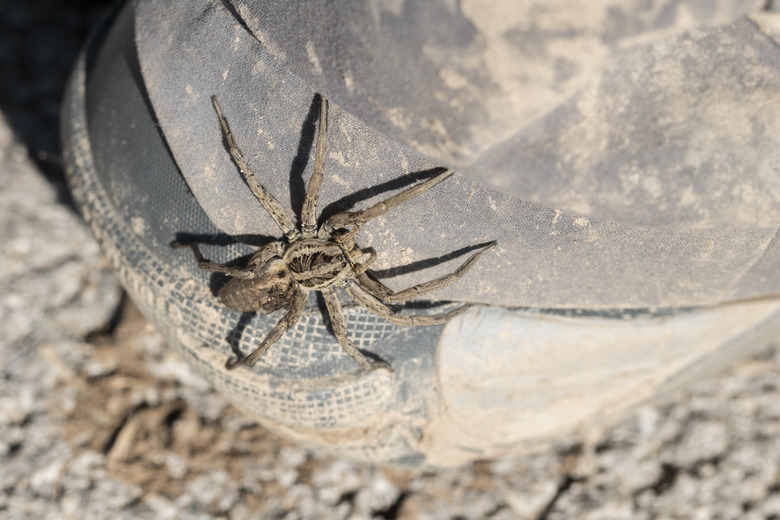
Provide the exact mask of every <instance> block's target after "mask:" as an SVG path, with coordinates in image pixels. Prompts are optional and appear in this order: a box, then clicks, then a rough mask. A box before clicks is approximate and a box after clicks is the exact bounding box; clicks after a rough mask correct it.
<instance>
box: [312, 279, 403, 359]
mask: <svg viewBox="0 0 780 520" xmlns="http://www.w3.org/2000/svg"><path fill="white" fill-rule="evenodd" d="M320 292H321V293H322V297H323V298H324V299H325V307H327V309H328V315H329V316H330V323H331V325H332V326H333V334H335V336H336V339H337V340H338V341H339V345H341V348H343V349H344V350H345V351H346V352H347V354H349V355H350V356H352V358H353V359H354V360H355V361H357V362H358V364H359V365H360V366H361V367H363V369H364V370H376V369H379V368H384V369H386V370H389V371H391V372H393V368H392V367H391V366H390V365H389V364H387V363H385V362H384V361H373V360H368V359H366V356H364V355H363V354H361V353H360V351H359V350H358V349H357V347H356V346H355V344H354V343H352V341H351V340H350V339H349V337H348V336H347V322H346V319H345V318H344V310H343V309H342V308H341V303H340V302H339V299H338V297H337V296H336V294H335V293H334V292H333V290H332V289H330V288H328V289H322V290H321V291H320Z"/></svg>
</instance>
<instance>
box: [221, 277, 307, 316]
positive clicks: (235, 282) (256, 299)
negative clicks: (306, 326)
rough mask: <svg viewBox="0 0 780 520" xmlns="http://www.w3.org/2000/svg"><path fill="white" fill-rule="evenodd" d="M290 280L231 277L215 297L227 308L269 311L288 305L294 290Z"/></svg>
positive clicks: (246, 310)
mask: <svg viewBox="0 0 780 520" xmlns="http://www.w3.org/2000/svg"><path fill="white" fill-rule="evenodd" d="M293 284H294V282H293V281H292V280H290V279H289V278H288V279H285V280H278V281H275V280H272V279H270V277H259V278H253V279H250V280H246V279H242V278H231V279H230V280H228V281H227V283H226V284H225V285H224V286H222V288H221V289H220V290H219V293H217V299H218V300H219V301H220V303H222V305H224V306H225V307H227V308H228V309H231V310H234V311H237V312H255V311H262V312H265V313H270V312H273V311H276V310H279V309H286V308H289V307H290V302H291V301H292V297H293V295H294V294H295V292H296V288H295V287H293Z"/></svg>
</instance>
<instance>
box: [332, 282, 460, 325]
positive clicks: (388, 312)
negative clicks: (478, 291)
mask: <svg viewBox="0 0 780 520" xmlns="http://www.w3.org/2000/svg"><path fill="white" fill-rule="evenodd" d="M347 293H349V295H350V296H352V298H353V299H354V300H355V301H356V302H358V303H359V304H360V305H362V306H363V307H365V308H366V309H368V310H369V311H371V312H373V313H374V314H376V315H377V316H379V317H380V318H384V319H386V320H387V321H389V322H390V323H395V324H396V325H441V324H442V323H447V322H448V321H450V320H451V319H452V318H454V317H455V316H458V315H459V314H463V313H464V312H466V310H467V309H468V308H469V307H471V305H470V304H468V303H467V304H464V305H461V306H460V307H458V308H457V309H455V310H452V311H450V312H447V313H445V314H435V315H432V316H415V315H409V314H396V313H394V312H393V311H392V309H390V307H388V306H387V305H385V304H384V303H382V302H381V301H379V298H377V297H376V296H374V295H373V294H371V293H370V292H369V291H368V290H367V289H365V288H364V287H363V286H361V285H360V283H353V284H351V285H349V286H348V287H347Z"/></svg>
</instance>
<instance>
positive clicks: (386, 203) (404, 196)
mask: <svg viewBox="0 0 780 520" xmlns="http://www.w3.org/2000/svg"><path fill="white" fill-rule="evenodd" d="M453 173H455V172H453V171H452V170H444V171H443V172H441V173H440V174H438V175H436V176H435V177H432V178H430V179H428V180H427V181H425V182H423V183H420V184H415V185H414V186H412V187H411V188H409V189H407V190H404V191H402V192H401V193H398V194H396V195H393V196H392V197H390V198H388V199H385V200H383V201H381V202H377V203H376V204H374V205H373V206H371V207H370V208H368V209H364V210H361V211H347V212H344V213H337V214H335V215H333V216H332V217H330V218H329V219H328V225H330V226H331V227H332V228H333V229H339V228H343V227H345V226H349V225H356V226H359V225H361V224H363V223H365V222H368V221H369V220H371V219H374V218H376V217H379V216H381V215H384V214H385V213H387V212H388V211H390V210H391V209H392V208H394V207H396V206H398V205H400V204H403V203H404V202H406V201H408V200H411V199H413V198H415V197H419V196H420V195H422V194H423V193H425V192H426V191H428V190H429V189H431V188H433V187H434V186H436V185H437V184H439V183H440V182H442V181H443V180H445V179H447V177H449V176H450V175H452V174H453Z"/></svg>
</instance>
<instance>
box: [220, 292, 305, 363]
mask: <svg viewBox="0 0 780 520" xmlns="http://www.w3.org/2000/svg"><path fill="white" fill-rule="evenodd" d="M305 308H306V292H305V291H296V294H295V296H294V297H293V300H292V304H291V305H290V309H289V310H288V311H287V314H285V315H284V316H283V317H282V319H281V320H279V322H278V323H277V324H276V326H275V327H274V328H273V329H271V332H269V333H268V335H267V336H266V337H265V339H264V340H263V342H262V343H260V345H259V346H258V347H257V348H256V349H255V350H253V351H252V353H251V354H249V355H248V356H246V357H243V358H240V359H237V360H235V361H233V360H232V359H229V360H228V361H227V363H225V368H227V369H228V370H233V369H234V368H236V367H237V366H239V365H242V366H246V367H251V366H253V365H254V364H255V363H257V360H258V359H260V358H261V357H262V356H263V354H265V351H266V350H268V348H269V347H270V346H271V345H273V344H274V343H276V342H277V341H279V338H281V337H282V336H283V335H284V333H285V332H287V331H288V330H289V329H290V327H292V326H293V325H294V324H295V323H296V322H297V321H298V320H299V319H301V316H303V310H304V309H305Z"/></svg>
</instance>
